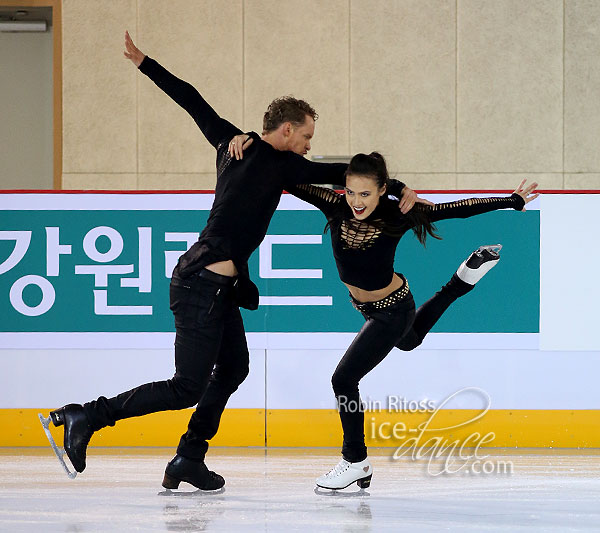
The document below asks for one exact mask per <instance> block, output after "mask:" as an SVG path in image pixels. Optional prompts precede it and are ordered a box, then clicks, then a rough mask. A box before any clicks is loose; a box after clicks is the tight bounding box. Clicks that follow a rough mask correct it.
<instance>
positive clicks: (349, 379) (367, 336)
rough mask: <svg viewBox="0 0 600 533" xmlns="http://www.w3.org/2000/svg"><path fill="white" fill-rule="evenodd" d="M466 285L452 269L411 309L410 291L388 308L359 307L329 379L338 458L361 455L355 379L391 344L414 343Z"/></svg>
mask: <svg viewBox="0 0 600 533" xmlns="http://www.w3.org/2000/svg"><path fill="white" fill-rule="evenodd" d="M472 288H473V285H469V284H468V283H465V282H464V281H462V280H461V279H460V278H458V277H457V276H456V274H455V275H454V276H452V279H451V280H450V281H449V282H448V283H447V284H446V285H444V286H443V287H442V288H441V290H440V291H439V292H437V293H436V294H435V295H434V296H433V298H431V299H430V300H428V301H427V302H425V303H424V304H423V305H422V306H421V307H419V309H418V310H417V311H416V313H415V302H414V300H413V297H412V294H411V293H410V291H408V294H406V296H405V297H404V298H403V299H402V300H400V301H399V302H397V303H395V304H393V305H391V306H389V307H385V308H383V309H374V310H367V311H361V313H362V314H363V316H364V317H365V320H366V322H365V324H364V326H363V327H362V329H361V330H360V331H359V333H358V335H357V336H356V337H355V339H354V341H352V344H351V345H350V347H349V348H348V349H347V350H346V353H345V354H344V357H342V360H341V361H340V362H339V364H338V366H337V368H336V369H335V372H334V373H333V377H332V378H331V384H332V385H333V391H334V393H335V397H336V400H337V405H338V410H339V413H340V419H341V421H342V429H343V431H344V443H343V446H342V455H343V457H344V459H346V460H347V461H350V462H351V463H356V462H359V461H362V460H364V459H366V457H367V447H366V446H365V434H364V413H363V410H362V408H361V403H360V395H359V392H358V383H359V381H360V380H361V379H362V378H363V377H364V376H365V375H366V374H368V373H369V372H370V371H371V370H373V368H375V367H376V366H377V365H378V364H379V363H381V361H383V360H384V359H385V357H386V356H387V354H388V353H389V352H390V351H391V350H392V348H394V347H397V348H400V349H401V350H404V351H410V350H413V349H414V348H416V347H417V346H419V345H420V344H421V342H423V338H424V337H425V335H426V334H427V333H428V332H429V331H430V330H431V328H432V327H433V326H434V324H435V323H436V322H437V321H438V320H439V318H440V317H441V316H442V314H443V313H444V311H446V309H448V307H449V306H450V304H451V303H452V302H454V301H455V300H456V299H457V298H459V297H461V296H463V295H465V294H466V293H467V292H469V291H470V290H471V289H472Z"/></svg>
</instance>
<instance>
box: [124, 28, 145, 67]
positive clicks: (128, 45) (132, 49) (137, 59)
mask: <svg viewBox="0 0 600 533" xmlns="http://www.w3.org/2000/svg"><path fill="white" fill-rule="evenodd" d="M123 54H124V55H125V57H126V58H127V59H131V62H132V63H133V64H134V65H135V66H136V67H139V66H140V65H141V64H142V61H143V60H144V58H145V57H146V56H145V55H144V54H143V53H142V52H141V51H140V50H139V49H138V48H137V47H136V46H135V44H133V41H132V40H131V37H130V36H129V32H128V31H126V32H125V51H124V52H123Z"/></svg>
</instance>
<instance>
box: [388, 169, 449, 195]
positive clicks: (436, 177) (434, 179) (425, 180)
mask: <svg viewBox="0 0 600 533" xmlns="http://www.w3.org/2000/svg"><path fill="white" fill-rule="evenodd" d="M394 177H395V178H396V179H399V180H400V181H403V182H404V183H406V185H408V186H409V187H410V188H411V189H415V190H419V191H431V190H444V191H452V190H454V189H456V174H404V173H403V174H397V175H395V176H394Z"/></svg>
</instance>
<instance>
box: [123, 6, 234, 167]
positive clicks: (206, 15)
mask: <svg viewBox="0 0 600 533" xmlns="http://www.w3.org/2000/svg"><path fill="white" fill-rule="evenodd" d="M134 40H135V37H134ZM137 43H139V48H140V50H142V51H143V52H144V53H145V54H147V55H149V56H150V57H152V58H154V59H156V60H157V61H158V62H159V63H160V64H161V65H162V66H164V67H165V68H166V69H167V70H169V71H170V72H172V73H173V74H175V75H176V76H178V77H179V78H182V79H184V80H185V81H187V82H189V83H191V84H192V85H193V86H194V87H196V88H197V89H198V91H199V92H200V94H201V95H202V96H203V97H204V98H205V100H206V101H207V102H208V103H209V104H210V105H211V106H212V107H213V108H214V109H215V111H217V113H218V114H219V115H220V116H222V117H223V118H226V119H227V120H229V121H230V122H232V123H233V124H235V125H237V126H239V127H241V125H242V87H243V80H242V64H243V62H242V1H241V0H231V1H228V2H223V1H221V0H203V1H202V2H200V1H197V0H178V1H170V2H165V1H164V0H139V22H138V36H137ZM138 78H139V79H138V90H139V172H141V173H153V172H170V173H184V172H210V171H213V172H214V169H215V150H214V148H213V147H212V146H211V145H210V144H209V143H208V141H207V140H206V139H205V138H204V135H203V134H202V132H201V131H200V130H199V128H198V126H196V123H195V122H194V121H193V119H192V118H191V117H190V116H189V115H188V114H187V112H186V111H184V110H183V109H182V108H180V107H179V106H178V105H177V104H176V103H175V102H174V101H172V100H171V99H170V98H169V97H168V96H167V95H166V94H165V93H163V91H162V90H161V89H159V88H158V87H157V86H156V85H154V83H153V82H152V81H151V80H150V79H149V78H147V77H146V76H145V75H144V74H142V73H138Z"/></svg>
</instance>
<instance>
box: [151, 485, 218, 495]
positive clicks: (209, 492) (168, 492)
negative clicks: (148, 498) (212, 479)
mask: <svg viewBox="0 0 600 533" xmlns="http://www.w3.org/2000/svg"><path fill="white" fill-rule="evenodd" d="M224 492H225V487H221V488H220V489H217V490H202V489H196V490H188V491H185V490H173V489H165V490H161V491H160V492H158V493H157V494H156V495H157V496H172V497H180V498H181V497H183V498H185V497H196V498H198V497H200V498H201V497H203V496H216V495H217V494H223V493H224Z"/></svg>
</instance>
